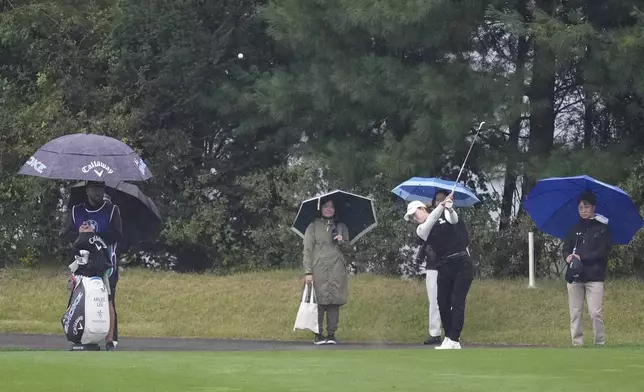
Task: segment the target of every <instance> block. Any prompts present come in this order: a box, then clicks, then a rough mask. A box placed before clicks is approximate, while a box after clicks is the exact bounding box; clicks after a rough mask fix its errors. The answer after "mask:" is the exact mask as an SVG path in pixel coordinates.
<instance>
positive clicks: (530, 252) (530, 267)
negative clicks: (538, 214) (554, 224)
mask: <svg viewBox="0 0 644 392" xmlns="http://www.w3.org/2000/svg"><path fill="white" fill-rule="evenodd" d="M528 276H529V281H528V287H529V288H531V289H532V288H534V233H533V232H529V233H528Z"/></svg>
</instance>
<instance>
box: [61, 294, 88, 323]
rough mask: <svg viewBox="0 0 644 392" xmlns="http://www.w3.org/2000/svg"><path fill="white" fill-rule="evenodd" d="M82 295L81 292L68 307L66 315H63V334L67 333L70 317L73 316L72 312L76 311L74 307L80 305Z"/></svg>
mask: <svg viewBox="0 0 644 392" xmlns="http://www.w3.org/2000/svg"><path fill="white" fill-rule="evenodd" d="M83 297H84V295H83V292H81V293H79V294H78V296H77V297H76V298H74V302H73V303H72V305H71V306H70V307H69V310H68V311H67V314H65V326H64V330H65V333H67V331H69V323H70V322H71V321H72V316H73V315H74V312H75V311H76V307H77V306H78V304H79V303H80V301H81V300H82V299H83Z"/></svg>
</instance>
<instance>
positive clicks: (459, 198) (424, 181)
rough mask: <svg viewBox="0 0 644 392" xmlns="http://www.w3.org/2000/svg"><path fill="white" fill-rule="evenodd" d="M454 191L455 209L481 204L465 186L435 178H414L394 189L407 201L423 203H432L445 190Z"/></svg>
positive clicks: (394, 191)
mask: <svg viewBox="0 0 644 392" xmlns="http://www.w3.org/2000/svg"><path fill="white" fill-rule="evenodd" d="M454 186H456V188H454ZM452 189H454V206H455V207H471V206H473V205H474V204H476V203H478V202H480V200H479V199H478V197H476V195H475V194H474V192H472V191H471V190H469V189H468V188H467V187H465V186H464V185H462V184H460V183H456V182H454V181H446V180H441V179H439V178H434V177H431V178H423V177H412V178H410V179H409V180H407V181H405V182H403V183H402V184H400V185H398V186H397V187H395V188H394V189H392V192H393V193H395V194H396V195H398V196H400V197H401V198H403V199H404V200H406V201H413V200H418V201H422V202H423V203H431V202H432V201H433V200H434V197H435V196H436V191H438V190H445V191H447V193H448V194H449V193H450V192H451V191H452Z"/></svg>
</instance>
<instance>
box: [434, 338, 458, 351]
mask: <svg viewBox="0 0 644 392" xmlns="http://www.w3.org/2000/svg"><path fill="white" fill-rule="evenodd" d="M434 349H435V350H460V349H461V343H459V342H455V341H453V340H452V339H450V338H445V340H443V343H442V344H441V345H440V346H438V347H434Z"/></svg>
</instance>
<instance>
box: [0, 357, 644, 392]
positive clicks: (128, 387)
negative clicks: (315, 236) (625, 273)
mask: <svg viewBox="0 0 644 392" xmlns="http://www.w3.org/2000/svg"><path fill="white" fill-rule="evenodd" d="M643 374H644V350H642V349H613V348H604V349H468V350H461V351H442V352H441V351H436V350H383V351H380V350H377V351H376V350H373V351H370V350H367V351H341V350H334V351H330V350H324V349H322V350H314V351H306V352H302V351H273V352H208V353H203V352H199V353H196V352H173V353H168V352H147V353H138V352H137V353H134V352H129V353H126V352H112V353H107V352H91V353H90V352H84V353H83V352H62V353H61V352H0V383H1V385H2V388H1V390H2V391H3V392H27V391H29V392H35V391H38V392H46V391H52V392H54V391H61V392H75V391H78V392H86V391H91V392H102V391H109V392H113V391H119V392H129V391H137V392H143V391H145V392H148V391H155V392H162V391H172V392H175V391H176V392H179V391H181V392H188V391H280V392H283V391H311V392H313V391H328V392H340V391H352V392H363V391H364V392H367V391H368V392H375V391H405V392H412V391H423V392H427V391H432V390H435V391H440V390H450V391H459V392H462V391H498V392H501V391H513V392H514V391H521V392H531V391H534V392H537V391H547V392H555V391H565V392H574V391H583V392H593V391H597V392H599V391H602V392H604V391H619V392H629V391H633V392H635V391H637V392H641V391H642V390H643V386H644V381H643V379H642V375H643Z"/></svg>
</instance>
